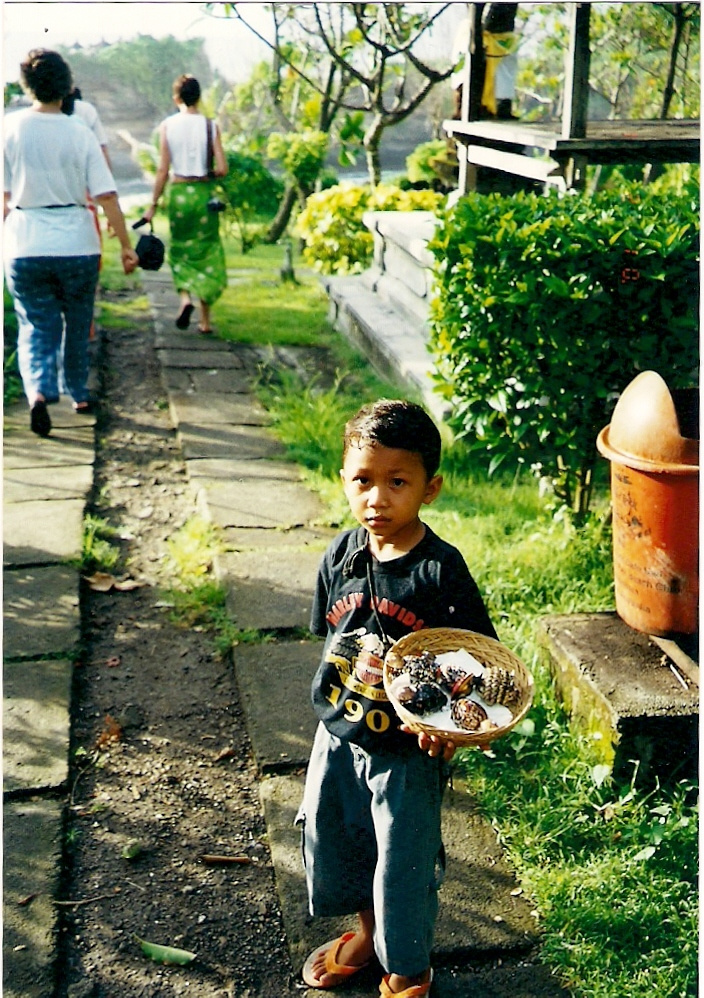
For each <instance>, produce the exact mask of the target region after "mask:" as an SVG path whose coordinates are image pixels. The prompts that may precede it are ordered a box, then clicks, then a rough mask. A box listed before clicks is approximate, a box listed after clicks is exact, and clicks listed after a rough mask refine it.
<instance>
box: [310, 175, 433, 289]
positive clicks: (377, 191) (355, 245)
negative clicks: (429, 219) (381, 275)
mask: <svg viewBox="0 0 704 998" xmlns="http://www.w3.org/2000/svg"><path fill="white" fill-rule="evenodd" d="M444 200H445V199H444V196H443V195H442V194H437V193H436V192H435V191H404V190H401V188H400V187H394V186H391V185H390V184H380V185H379V186H377V187H371V186H370V185H364V186H358V185H355V184H339V185H338V186H336V187H331V188H329V189H328V190H325V191H320V193H317V194H311V196H310V197H309V198H308V200H307V201H306V206H305V208H304V209H303V211H302V212H301V213H300V215H299V216H298V218H297V220H296V228H295V231H296V234H297V235H298V236H300V237H301V239H302V240H303V243H304V249H303V257H304V259H305V260H306V262H307V263H309V264H310V265H311V266H312V267H314V268H315V269H316V270H317V271H319V272H320V273H322V274H350V273H359V272H360V271H362V270H366V268H367V267H369V265H370V264H371V261H372V252H373V247H374V240H373V236H372V234H371V232H370V231H369V229H367V227H366V226H365V225H364V222H363V221H362V216H363V215H364V213H365V211H437V210H438V209H439V207H440V206H441V205H442V203H443V202H444Z"/></svg>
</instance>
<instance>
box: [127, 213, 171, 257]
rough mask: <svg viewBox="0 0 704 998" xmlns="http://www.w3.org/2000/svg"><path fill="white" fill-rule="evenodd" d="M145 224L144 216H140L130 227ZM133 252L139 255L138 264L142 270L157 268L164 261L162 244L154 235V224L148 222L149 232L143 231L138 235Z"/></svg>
mask: <svg viewBox="0 0 704 998" xmlns="http://www.w3.org/2000/svg"><path fill="white" fill-rule="evenodd" d="M146 224H147V220H146V218H140V219H139V221H138V222H135V223H134V225H133V226H132V228H133V229H141V227H142V226H143V225H146ZM135 253H136V254H137V256H138V257H139V266H140V267H141V268H142V270H159V268H160V267H161V265H162V263H163V262H164V244H163V243H162V241H161V239H159V237H158V236H155V235H154V226H153V225H152V223H151V222H150V223H149V232H145V233H144V234H143V235H141V236H140V237H139V240H138V241H137V245H136V246H135Z"/></svg>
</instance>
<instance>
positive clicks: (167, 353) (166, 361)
mask: <svg viewBox="0 0 704 998" xmlns="http://www.w3.org/2000/svg"><path fill="white" fill-rule="evenodd" d="M218 342H219V343H220V350H198V349H195V348H194V349H191V350H173V349H167V350H159V351H157V352H158V354H159V361H160V363H161V364H162V365H163V366H164V367H184V368H186V370H188V371H195V370H198V368H205V369H206V370H213V369H214V370H218V371H231V370H240V369H241V368H242V361H241V360H240V358H239V357H238V356H237V355H236V354H234V353H231V352H230V351H229V350H228V349H227V347H225V348H224V349H223V341H222V340H219V341H218Z"/></svg>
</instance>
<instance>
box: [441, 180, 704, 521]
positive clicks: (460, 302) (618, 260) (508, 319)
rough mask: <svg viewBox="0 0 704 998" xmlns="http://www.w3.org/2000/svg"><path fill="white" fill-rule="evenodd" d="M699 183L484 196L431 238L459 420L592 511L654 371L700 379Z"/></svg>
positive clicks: (445, 366) (673, 379)
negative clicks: (664, 188) (665, 188)
mask: <svg viewBox="0 0 704 998" xmlns="http://www.w3.org/2000/svg"><path fill="white" fill-rule="evenodd" d="M698 247H699V224H698V189H697V188H696V186H694V185H690V186H689V188H688V189H687V191H686V193H683V194H682V195H677V194H674V193H672V194H668V196H667V197H658V195H657V194H655V193H653V192H652V191H650V190H649V189H648V188H638V187H636V186H627V187H622V188H620V189H619V190H614V191H601V192H598V193H596V194H594V195H591V196H586V195H581V194H570V195H568V196H566V197H560V196H559V195H558V194H552V195H548V196H539V195H536V194H533V193H525V192H522V193H519V194H516V195H513V196H511V197H502V196H500V195H496V194H490V195H480V194H476V193H473V194H470V195H469V196H468V197H466V198H463V199H462V200H460V201H459V202H458V203H457V205H456V206H455V209H454V211H453V212H452V213H450V214H448V215H447V216H446V217H445V218H444V219H443V220H442V223H441V225H440V226H439V227H438V230H437V231H436V236H435V238H434V240H433V241H432V243H431V244H430V249H431V251H432V252H433V253H434V254H435V256H436V258H437V260H438V266H437V279H438V293H437V296H436V298H435V299H434V301H433V314H432V332H431V338H432V347H433V349H434V352H435V354H436V358H437V365H438V374H437V381H438V386H439V389H440V390H441V391H442V393H443V394H444V395H445V396H446V397H447V398H448V399H450V400H451V403H452V408H453V415H452V417H451V422H452V424H453V428H454V429H455V431H456V432H457V433H458V434H460V435H463V436H466V438H467V439H468V441H469V446H470V447H473V448H475V449H476V448H481V449H485V450H487V451H488V452H489V453H490V454H491V455H492V468H495V467H498V465H499V464H501V463H502V462H504V461H506V462H511V463H515V462H523V463H528V464H530V465H531V466H533V467H534V468H535V469H536V470H537V471H538V472H539V473H540V474H541V475H543V476H544V477H547V478H548V479H550V480H551V481H552V485H553V487H554V490H555V494H556V495H557V498H558V500H559V501H560V502H561V503H563V504H564V505H565V506H567V507H568V508H570V509H571V510H572V512H573V513H574V514H575V515H576V516H577V517H578V518H579V517H581V516H583V515H584V513H585V512H586V510H587V509H588V507H589V500H590V492H591V482H592V472H593V468H594V465H595V464H596V460H597V454H596V449H595V439H596V436H597V434H598V432H599V430H600V429H601V428H602V427H603V426H604V425H606V424H607V423H608V421H609V418H610V414H611V411H612V409H613V405H614V402H615V400H616V399H617V397H618V395H619V393H620V392H621V391H622V390H623V389H624V388H625V387H626V386H627V385H628V384H629V383H630V381H632V379H633V378H634V377H635V376H636V374H638V373H639V372H640V371H642V370H649V369H652V370H656V371H658V372H659V373H660V374H661V375H662V376H663V378H664V379H665V381H666V382H667V383H668V385H669V386H670V388H681V387H691V386H693V385H694V384H696V371H697V361H698V337H697V320H698V301H699V269H698Z"/></svg>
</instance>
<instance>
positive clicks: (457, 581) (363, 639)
mask: <svg viewBox="0 0 704 998" xmlns="http://www.w3.org/2000/svg"><path fill="white" fill-rule="evenodd" d="M424 627H461V628H465V629H467V630H471V631H479V632H480V633H481V634H486V635H487V636H488V637H491V638H495V637H496V631H495V630H494V627H493V624H492V623H491V620H490V619H489V615H488V613H487V611H486V607H485V606H484V601H483V600H482V597H481V595H480V593H479V590H478V588H477V585H476V583H475V581H474V579H473V578H472V576H471V575H470V574H469V570H468V568H467V566H466V564H465V561H464V558H463V557H462V555H461V554H460V552H459V551H458V550H457V548H455V547H453V546H452V545H451V544H448V543H447V542H446V541H443V540H442V539H441V538H440V537H438V536H437V534H435V533H433V531H432V530H431V529H430V528H429V527H427V526H426V528H425V536H424V537H423V539H422V540H421V541H420V543H419V544H417V545H416V546H415V547H414V548H413V549H412V550H411V551H409V552H408V554H405V555H403V556H402V557H401V558H396V559H395V560H393V561H384V562H380V561H377V559H376V558H374V557H373V556H372V555H371V553H370V552H369V550H368V548H367V532H366V530H365V529H364V528H363V527H357V528H355V529H353V530H348V531H346V532H345V533H343V534H340V535H339V536H338V537H337V538H336V539H335V540H334V541H333V542H332V544H331V545H330V546H329V547H328V549H327V551H326V552H325V554H324V556H323V559H322V561H321V564H320V568H319V569H318V581H317V586H316V591H315V597H314V601H313V610H312V613H311V631H312V632H313V633H314V634H319V635H321V636H324V637H325V638H326V641H325V648H324V651H323V658H322V662H321V664H320V667H319V668H318V671H317V673H316V675H315V678H314V679H313V686H312V700H313V707H314V708H315V711H316V714H317V715H318V717H319V718H320V720H321V721H322V722H323V723H324V724H325V726H326V727H327V728H328V730H329V731H331V732H332V734H334V735H337V737H338V738H341V739H342V740H343V741H352V742H355V743H356V744H358V745H361V746H362V747H363V748H365V749H366V750H367V751H377V752H385V751H390V752H399V751H401V752H402V751H408V750H409V747H410V746H412V745H414V744H415V743H414V739H412V738H411V737H409V735H407V734H405V733H404V732H402V731H399V730H398V728H399V725H400V723H401V722H400V721H399V719H398V717H397V715H396V713H395V711H394V709H393V707H392V705H391V704H390V703H389V701H388V699H387V697H386V693H385V691H384V684H383V679H382V663H383V659H384V655H385V654H386V652H387V650H388V648H389V646H390V645H391V644H392V643H393V642H394V641H397V640H398V639H399V638H401V637H403V635H404V634H408V633H409V632H410V631H418V630H421V629H422V628H424Z"/></svg>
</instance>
